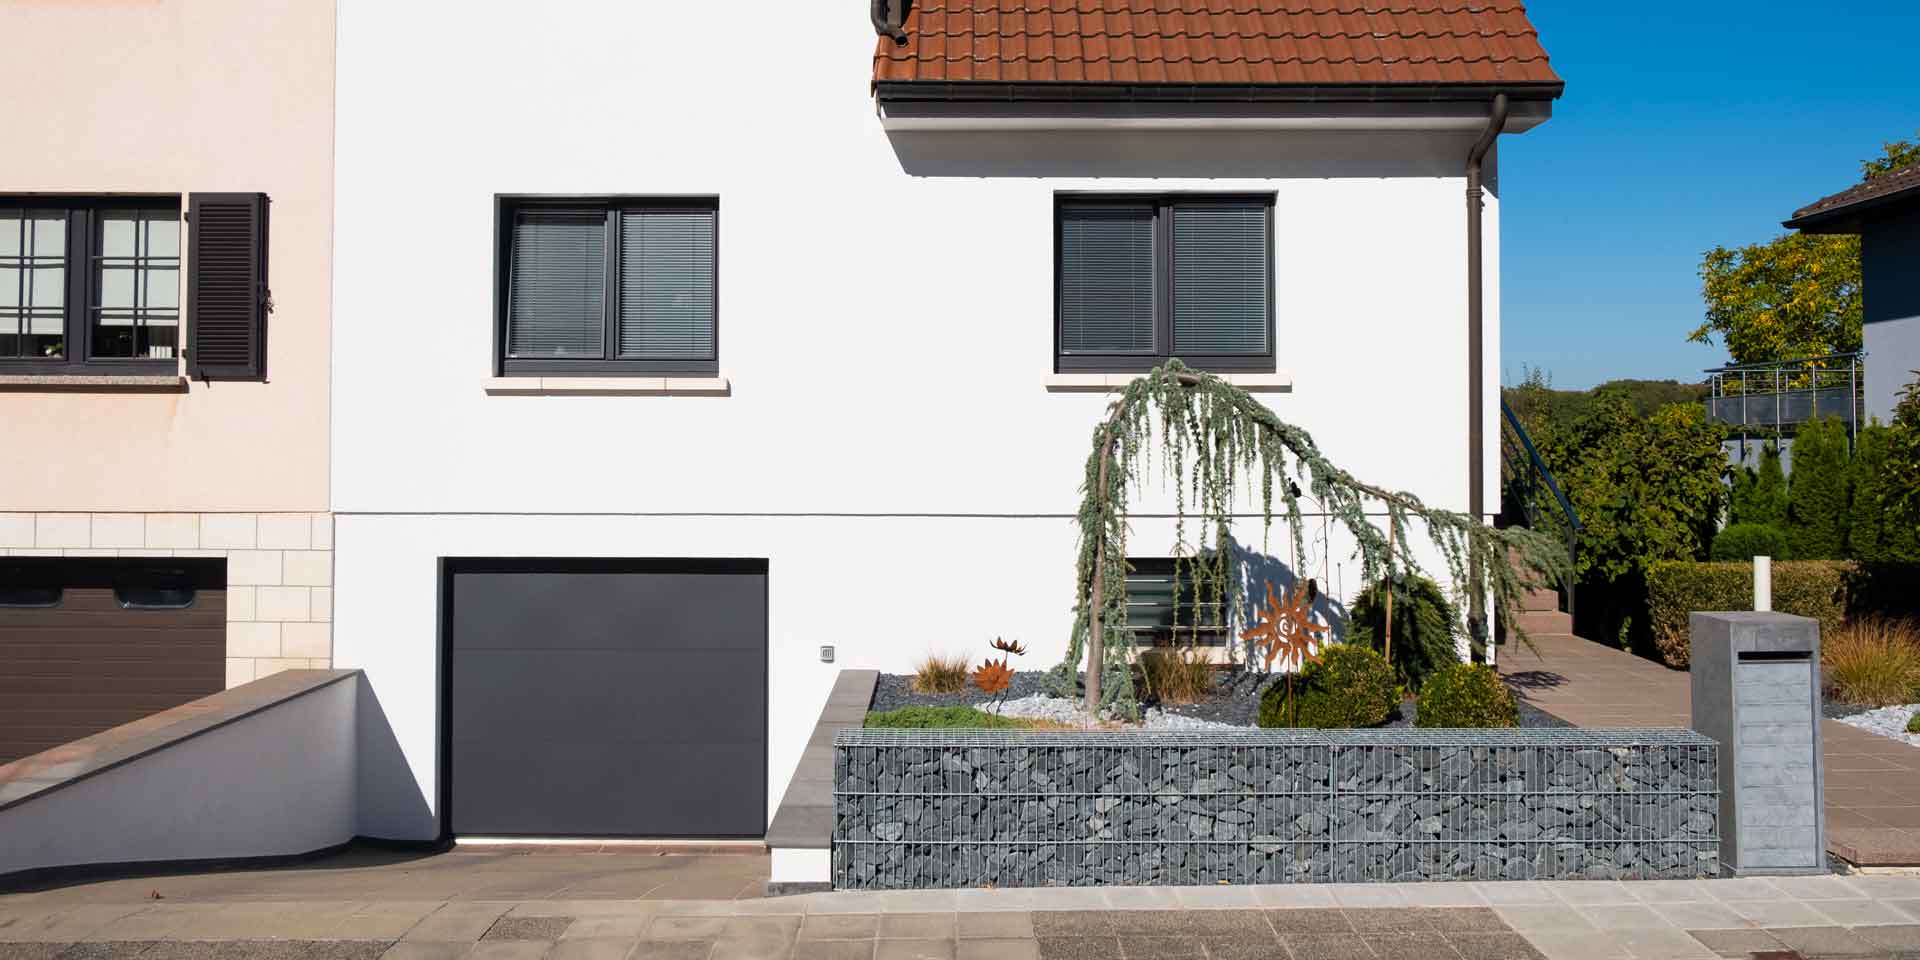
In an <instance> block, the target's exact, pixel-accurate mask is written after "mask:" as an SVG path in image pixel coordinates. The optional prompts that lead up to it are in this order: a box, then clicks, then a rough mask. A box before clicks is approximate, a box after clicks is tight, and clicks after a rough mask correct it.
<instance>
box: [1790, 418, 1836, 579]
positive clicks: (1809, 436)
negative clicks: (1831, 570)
mask: <svg viewBox="0 0 1920 960" xmlns="http://www.w3.org/2000/svg"><path fill="white" fill-rule="evenodd" d="M1848 459H1849V458H1848V454H1847V425H1846V423H1845V422H1843V421H1841V420H1840V419H1839V418H1837V417H1821V418H1819V419H1815V420H1809V421H1807V422H1806V423H1803V424H1801V425H1800V432H1799V433H1798V434H1797V435H1795V436H1794V438H1793V474H1792V475H1791V476H1790V477H1789V478H1788V480H1787V536H1788V537H1789V538H1790V540H1791V543H1792V546H1793V555H1794V557H1795V558H1796V559H1800V560H1839V559H1841V558H1843V557H1845V556H1846V552H1847V461H1848Z"/></svg>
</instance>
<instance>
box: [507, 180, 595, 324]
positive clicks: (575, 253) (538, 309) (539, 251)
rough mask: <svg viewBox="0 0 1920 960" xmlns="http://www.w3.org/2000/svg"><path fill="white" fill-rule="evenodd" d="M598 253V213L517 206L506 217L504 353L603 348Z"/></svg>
mask: <svg viewBox="0 0 1920 960" xmlns="http://www.w3.org/2000/svg"><path fill="white" fill-rule="evenodd" d="M606 251H607V215H606V214H605V213H601V212H598V211H592V212H587V211H566V210H523V211H521V212H520V213H519V214H517V215H516V216H515V217H514V220H513V285H512V300H511V303H510V304H509V310H508V315H507V355H508V356H510V357H569V358H594V359H598V358H600V357H601V356H603V355H604V354H605V352H606V344H605V341H604V339H603V336H602V331H603V330H604V329H605V328H604V326H603V325H604V323H605V322H606V272H607V259H606Z"/></svg>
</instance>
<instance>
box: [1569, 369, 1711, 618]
mask: <svg viewBox="0 0 1920 960" xmlns="http://www.w3.org/2000/svg"><path fill="white" fill-rule="evenodd" d="M1720 437H1721V434H1720V430H1719V428H1718V427H1716V426H1714V425H1713V424H1710V423H1708V422H1707V420H1706V414H1705V411H1704V410H1703V409H1701V408H1700V407H1699V406H1697V405H1694V404H1670V405H1668V406H1665V407H1662V408H1660V409H1659V410H1656V411H1655V412H1654V414H1653V415H1652V416H1651V417H1647V418H1646V419H1644V420H1643V419H1641V418H1639V417H1637V416H1635V415H1634V410H1633V406H1632V404H1631V402H1630V401H1629V400H1628V399H1627V397H1626V396H1625V395H1624V394H1622V393H1621V392H1619V391H1602V392H1601V393H1600V395H1599V396H1598V397H1597V398H1596V399H1595V401H1594V404H1593V408H1592V409H1591V410H1590V411H1589V412H1588V413H1586V414H1585V415H1584V416H1582V417H1581V418H1580V419H1579V420H1577V421H1575V422H1574V423H1572V424H1571V425H1569V426H1568V428H1567V429H1566V430H1564V431H1560V432H1557V433H1556V434H1555V435H1554V436H1553V437H1552V438H1551V439H1550V440H1548V441H1546V442H1545V444H1544V445H1543V449H1542V456H1543V457H1544V458H1545V459H1546V461H1547V465H1548V468H1549V469H1551V470H1553V472H1554V473H1555V474H1556V475H1557V476H1558V477H1559V478H1560V483H1561V488H1562V489H1564V490H1565V491H1566V492H1567V496H1568V497H1569V498H1570V499H1571V500H1572V501H1573V505H1574V509H1575V511H1576V512H1578V513H1579V515H1580V521H1581V524H1582V525H1583V527H1584V530H1583V531H1582V532H1581V535H1580V544H1579V547H1580V549H1579V567H1578V570H1577V571H1576V572H1577V573H1578V574H1579V575H1580V577H1581V578H1582V579H1583V580H1588V579H1599V580H1607V581H1611V580H1616V579H1618V578H1621V577H1624V576H1628V575H1637V574H1641V573H1644V572H1645V570H1646V568H1647V567H1648V566H1649V565H1650V564H1652V563H1654V562H1655V561H1659V560H1697V559H1702V558H1704V557H1705V556H1706V550H1707V544H1708V542H1709V541H1710V540H1711V539H1712V536H1713V530H1714V527H1715V526H1716V525H1717V524H1718V521H1719V519H1720V512H1721V506H1722V504H1723V503H1724V498H1725V490H1726V488H1725V486H1724V484H1723V483H1722V480H1721V478H1722V477H1723V476H1724V475H1725V472H1726V454H1725V453H1723V452H1722V451H1721V449H1720Z"/></svg>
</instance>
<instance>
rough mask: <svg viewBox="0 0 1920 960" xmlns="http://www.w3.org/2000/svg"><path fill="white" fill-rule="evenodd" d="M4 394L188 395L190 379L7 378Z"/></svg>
mask: <svg viewBox="0 0 1920 960" xmlns="http://www.w3.org/2000/svg"><path fill="white" fill-rule="evenodd" d="M0 391H7V392H12V393H186V392H187V378H186V377H182V376H178V375H173V376H150V377H143V376H123V375H120V374H72V375H65V374H57V373H50V374H39V373H27V374H5V375H0Z"/></svg>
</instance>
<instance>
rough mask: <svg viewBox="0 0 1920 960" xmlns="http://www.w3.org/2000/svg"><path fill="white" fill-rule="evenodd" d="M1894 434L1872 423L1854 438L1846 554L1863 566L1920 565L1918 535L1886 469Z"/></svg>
mask: <svg viewBox="0 0 1920 960" xmlns="http://www.w3.org/2000/svg"><path fill="white" fill-rule="evenodd" d="M1892 433H1893V431H1892V428H1890V427H1886V426H1882V425H1881V424H1879V423H1878V422H1876V423H1872V424H1869V425H1867V426H1865V427H1862V428H1860V433H1859V435H1858V436H1856V437H1855V438H1854V447H1853V462H1852V464H1851V465H1850V466H1849V467H1848V479H1849V481H1850V486H1851V487H1852V503H1851V504H1850V505H1849V507H1848V511H1847V554H1848V556H1851V557H1853V558H1854V559H1856V560H1860V561H1862V562H1865V563H1920V532H1916V530H1915V524H1914V522H1913V520H1912V518H1911V517H1909V516H1907V514H1906V511H1905V510H1903V509H1901V506H1900V499H1901V497H1900V493H1901V491H1900V489H1899V485H1898V482H1897V481H1896V479H1895V477H1894V472H1893V471H1892V470H1891V469H1890V467H1891V463H1890V461H1889V457H1890V455H1891V451H1890V444H1891V442H1892Z"/></svg>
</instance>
